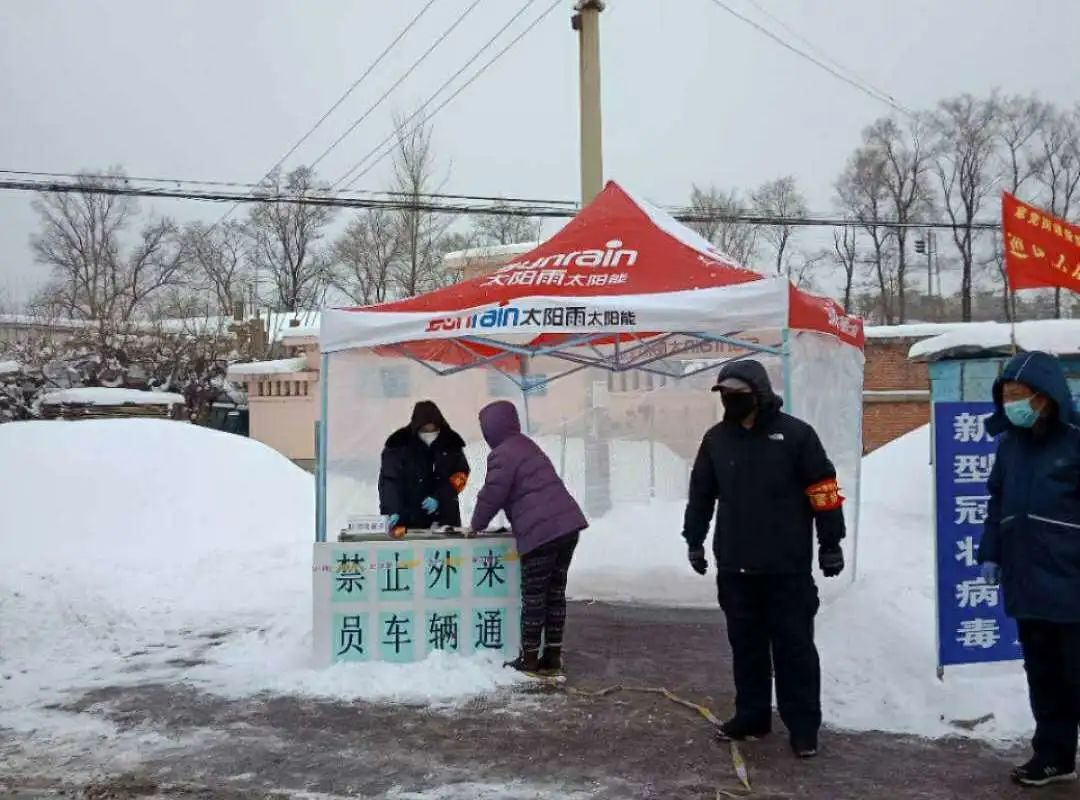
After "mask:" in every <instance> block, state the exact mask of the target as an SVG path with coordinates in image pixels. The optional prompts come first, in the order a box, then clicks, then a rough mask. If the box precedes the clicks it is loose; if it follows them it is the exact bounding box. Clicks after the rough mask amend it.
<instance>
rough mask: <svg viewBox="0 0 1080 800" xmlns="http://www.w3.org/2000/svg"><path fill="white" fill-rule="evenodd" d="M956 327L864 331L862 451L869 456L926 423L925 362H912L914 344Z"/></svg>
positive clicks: (927, 401)
mask: <svg viewBox="0 0 1080 800" xmlns="http://www.w3.org/2000/svg"><path fill="white" fill-rule="evenodd" d="M955 327H956V325H950V324H942V325H894V326H890V327H876V328H875V327H871V328H867V329H866V368H865V373H864V377H863V452H864V453H869V452H871V451H873V450H876V449H877V448H879V447H881V446H882V445H886V444H888V443H889V442H891V441H893V440H894V439H897V438H899V437H901V436H903V435H904V434H905V433H909V432H910V431H913V430H915V429H916V428H919V427H921V426H923V425H926V424H928V423H929V422H930V377H929V375H928V373H927V368H926V364H920V363H916V362H913V361H911V360H910V359H909V358H908V351H909V350H910V349H911V346H912V345H913V344H915V343H916V342H919V341H922V340H923V339H928V338H930V337H931V336H937V335H939V334H942V333H946V332H948V331H950V330H952V329H953V328H955Z"/></svg>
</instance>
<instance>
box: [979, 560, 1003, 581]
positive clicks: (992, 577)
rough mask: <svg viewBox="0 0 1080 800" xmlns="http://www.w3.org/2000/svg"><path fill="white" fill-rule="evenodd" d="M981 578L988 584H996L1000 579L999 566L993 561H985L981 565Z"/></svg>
mask: <svg viewBox="0 0 1080 800" xmlns="http://www.w3.org/2000/svg"><path fill="white" fill-rule="evenodd" d="M982 579H983V581H985V582H986V584H987V585H989V586H997V585H998V583H999V582H1000V581H1001V567H1000V566H998V565H997V564H995V563H994V562H993V561H987V562H985V563H984V564H983V565H982Z"/></svg>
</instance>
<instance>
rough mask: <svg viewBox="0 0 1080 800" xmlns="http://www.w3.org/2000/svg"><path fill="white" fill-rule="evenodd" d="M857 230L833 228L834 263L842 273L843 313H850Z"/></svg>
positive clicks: (857, 260) (857, 253)
mask: <svg viewBox="0 0 1080 800" xmlns="http://www.w3.org/2000/svg"><path fill="white" fill-rule="evenodd" d="M858 244H859V242H858V229H856V228H855V227H854V226H853V225H845V226H844V227H843V228H833V252H835V253H836V263H837V264H839V265H840V268H841V269H842V270H843V271H844V311H846V312H848V313H851V310H852V307H851V301H852V297H851V289H852V286H853V285H854V284H855V271H856V267H857V266H858V264H859V247H858Z"/></svg>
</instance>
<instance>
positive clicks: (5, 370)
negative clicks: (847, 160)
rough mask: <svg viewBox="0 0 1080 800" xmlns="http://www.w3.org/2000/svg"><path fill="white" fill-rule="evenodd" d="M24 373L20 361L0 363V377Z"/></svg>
mask: <svg viewBox="0 0 1080 800" xmlns="http://www.w3.org/2000/svg"><path fill="white" fill-rule="evenodd" d="M21 371H22V364H20V363H19V362H18V361H0V375H14V374H15V373H16V372H21Z"/></svg>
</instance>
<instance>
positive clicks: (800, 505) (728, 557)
mask: <svg viewBox="0 0 1080 800" xmlns="http://www.w3.org/2000/svg"><path fill="white" fill-rule="evenodd" d="M713 391H718V392H720V393H721V399H722V400H723V404H724V409H725V413H724V419H723V421H722V422H721V423H720V424H719V425H716V426H715V427H713V428H712V429H711V430H709V432H708V433H706V434H705V438H704V440H703V441H702V443H701V449H700V450H699V451H698V455H697V459H696V460H695V462H694V468H693V471H692V473H691V477H690V492H689V498H688V501H687V506H686V517H685V521H684V525H683V537H684V538H685V539H686V543H687V545H688V547H689V558H690V564H691V566H692V567H693V568H694V570H695V571H696V572H697V573H698V574H701V575H704V574H705V573H706V572H707V571H708V561H707V560H706V558H705V548H704V543H705V539H706V537H707V536H708V533H709V526H710V524H712V523H713V520H714V518H715V530H714V534H713V555H714V557H715V559H716V569H717V594H718V598H719V601H720V606H721V607H722V608H723V610H724V614H725V616H726V618H727V632H728V641H729V642H730V644H731V652H732V666H733V671H734V677H735V692H736V697H735V716H734V717H733V718H732V719H731V720H729V721H728V722H726V723H724V725H723V726H721V730H720V735H721V737H722V738H726V739H733V740H741V739H748V738H755V737H758V736H763V735H765V734H767V733H769V732H770V730H771V729H772V676H773V673H774V671H775V676H776V698H777V705H778V707H779V710H780V717H781V719H782V720H783V721H784V724H785V725H786V726H787V728H788V732H789V733H790V735H791V746H792V749H793V750H794V752H795V753H796V755H798V756H800V757H802V758H809V757H811V756H814V755H816V753H817V742H818V730H819V728H820V727H821V668H820V664H819V661H818V654H817V649H816V647H815V645H814V616H815V615H816V614H817V610H818V604H819V603H818V592H817V586H816V585H815V584H814V578H813V573H812V563H813V562H812V559H813V531H814V526H815V524H816V526H817V535H818V543H819V549H818V563H819V565H820V566H821V569H822V572H823V573H824V574H825V576H826V577H834V576H836V575H839V574H840V572H841V571H842V570H843V568H844V554H843V551H842V550H841V547H840V541H841V539H843V538H844V534H845V529H844V515H843V509H842V503H843V497H842V496H841V495H840V489H839V487H838V485H837V482H836V469H835V468H834V467H833V465H832V462H831V461H829V458H828V456H827V455H826V454H825V449H824V447H823V446H822V444H821V440H820V439H819V438H818V435H817V433H816V432H815V431H814V429H813V428H812V427H811V426H810V425H808V424H806V423H805V422H803V421H801V420H798V419H796V418H794V417H792V416H789V415H788V414H785V413H783V412H782V411H781V410H780V409H781V406H782V405H783V402H782V400H781V399H780V398H779V397H777V396H776V394H775V393H774V392H773V389H772V385H771V383H770V382H769V376H768V373H767V372H766V371H765V367H764V366H762V365H761V364H760V363H759V362H757V361H754V360H743V361H737V362H734V363H731V364H728V365H726V366H725V367H724V368H723V369H722V370H721V371H720V375H719V378H718V379H717V383H716V386H715V387H713Z"/></svg>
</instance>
